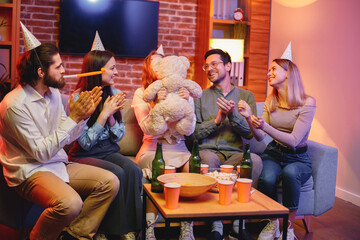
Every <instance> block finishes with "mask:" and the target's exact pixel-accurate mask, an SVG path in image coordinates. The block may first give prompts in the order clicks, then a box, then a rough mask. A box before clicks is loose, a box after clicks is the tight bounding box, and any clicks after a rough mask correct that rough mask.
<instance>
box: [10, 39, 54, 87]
mask: <svg viewBox="0 0 360 240" xmlns="http://www.w3.org/2000/svg"><path fill="white" fill-rule="evenodd" d="M58 53H59V50H58V48H57V47H56V46H55V45H54V44H52V43H42V44H41V45H40V46H38V47H36V48H34V49H32V50H30V51H27V52H25V53H23V54H22V55H21V56H20V58H19V59H18V61H17V64H16V68H17V71H18V74H19V83H20V84H21V85H22V86H24V85H26V84H29V85H30V86H32V87H34V86H35V85H36V83H37V81H38V80H39V75H38V69H39V68H41V69H42V71H43V72H44V73H45V74H47V72H48V70H49V67H50V65H51V64H53V56H54V55H56V54H58Z"/></svg>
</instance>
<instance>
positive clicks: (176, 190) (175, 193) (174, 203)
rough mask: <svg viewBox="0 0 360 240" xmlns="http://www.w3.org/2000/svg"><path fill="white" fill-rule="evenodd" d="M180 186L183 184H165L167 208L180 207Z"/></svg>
mask: <svg viewBox="0 0 360 240" xmlns="http://www.w3.org/2000/svg"><path fill="white" fill-rule="evenodd" d="M180 187H181V185H180V184H178V183H165V184H164V192H165V207H166V208H167V209H176V208H178V205H179V195H180Z"/></svg>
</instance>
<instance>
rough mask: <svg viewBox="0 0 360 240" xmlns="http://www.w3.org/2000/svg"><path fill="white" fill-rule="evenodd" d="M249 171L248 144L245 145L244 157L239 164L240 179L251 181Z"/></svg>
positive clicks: (250, 163) (250, 168)
mask: <svg viewBox="0 0 360 240" xmlns="http://www.w3.org/2000/svg"><path fill="white" fill-rule="evenodd" d="M251 170H252V162H251V158H250V145H249V143H245V149H244V155H243V158H242V159H241V163H240V177H241V178H249V179H251Z"/></svg>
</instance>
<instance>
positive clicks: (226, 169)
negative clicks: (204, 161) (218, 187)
mask: <svg viewBox="0 0 360 240" xmlns="http://www.w3.org/2000/svg"><path fill="white" fill-rule="evenodd" d="M220 169H221V172H223V173H232V171H233V170H234V166H232V165H221V166H220Z"/></svg>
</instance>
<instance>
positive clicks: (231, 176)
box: [204, 168, 239, 192]
mask: <svg viewBox="0 0 360 240" xmlns="http://www.w3.org/2000/svg"><path fill="white" fill-rule="evenodd" d="M238 174H239V173H238V172H237V171H236V170H233V171H232V172H231V173H226V172H221V169H220V168H209V170H208V172H207V173H205V174H204V175H205V176H209V177H212V178H214V179H216V184H214V185H213V186H212V187H211V188H210V191H212V192H219V186H218V184H217V182H218V181H219V180H227V181H232V182H233V183H234V185H235V183H236V179H237V178H238Z"/></svg>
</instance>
